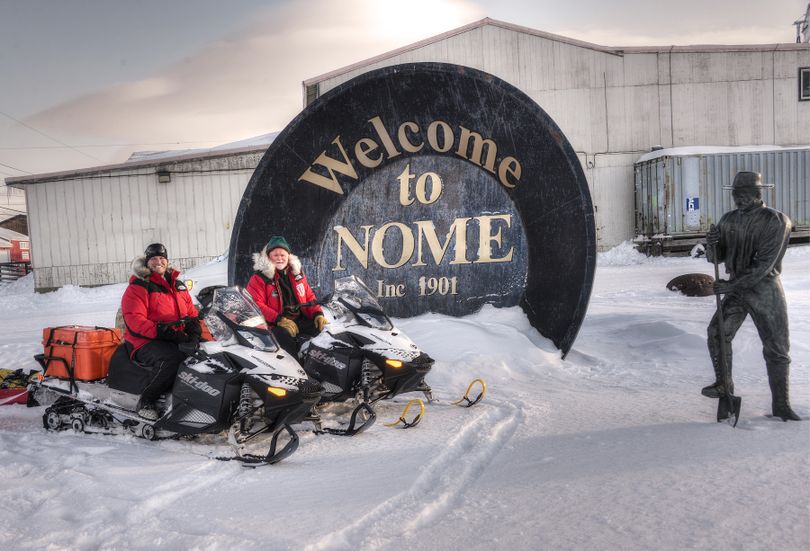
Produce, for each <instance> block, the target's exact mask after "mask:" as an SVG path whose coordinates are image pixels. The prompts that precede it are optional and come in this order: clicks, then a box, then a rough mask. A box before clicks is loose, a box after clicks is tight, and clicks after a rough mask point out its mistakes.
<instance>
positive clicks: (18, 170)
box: [0, 163, 33, 176]
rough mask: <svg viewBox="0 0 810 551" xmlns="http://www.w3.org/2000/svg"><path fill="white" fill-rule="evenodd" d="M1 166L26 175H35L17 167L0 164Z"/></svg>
mask: <svg viewBox="0 0 810 551" xmlns="http://www.w3.org/2000/svg"><path fill="white" fill-rule="evenodd" d="M0 166H4V167H6V168H10V169H11V170H16V171H17V172H25V173H26V174H33V173H32V172H28V171H27V170H23V169H21V168H17V167H14V166H11V165H7V164H6V163H0ZM4 174H8V173H4ZM8 175H9V176H13V174H8Z"/></svg>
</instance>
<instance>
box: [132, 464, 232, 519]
mask: <svg viewBox="0 0 810 551" xmlns="http://www.w3.org/2000/svg"><path fill="white" fill-rule="evenodd" d="M219 466H220V465H218V464H216V462H214V461H210V462H208V463H204V464H202V465H200V466H199V467H197V468H196V469H194V470H193V471H191V472H190V473H188V474H186V475H184V476H181V477H179V478H176V479H174V480H171V481H170V482H167V483H165V484H161V485H160V486H157V487H156V488H154V489H153V490H152V491H151V492H149V493H150V494H152V495H150V496H149V497H147V498H145V499H144V500H143V501H142V502H140V503H139V505H138V507H137V508H136V510H134V511H130V512H129V513H128V514H127V523H128V524H129V525H135V526H138V525H140V524H141V523H142V522H143V521H144V520H147V519H148V518H150V517H153V516H154V513H155V512H157V511H160V510H161V509H165V508H167V507H168V506H169V505H171V504H172V503H174V502H175V501H177V500H178V499H180V498H182V497H185V496H187V495H189V494H193V493H195V492H198V491H200V490H202V489H205V488H208V487H209V486H213V485H215V484H217V483H219V482H220V481H224V480H225V479H228V478H232V477H233V471H231V470H230V469H221V468H220V472H218V473H215V474H211V473H206V471H210V470H212V469H215V468H217V467H219Z"/></svg>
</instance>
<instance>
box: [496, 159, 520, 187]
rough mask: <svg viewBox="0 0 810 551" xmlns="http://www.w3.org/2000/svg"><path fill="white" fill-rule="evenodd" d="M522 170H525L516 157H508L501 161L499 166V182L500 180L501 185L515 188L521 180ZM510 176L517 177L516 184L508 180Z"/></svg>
mask: <svg viewBox="0 0 810 551" xmlns="http://www.w3.org/2000/svg"><path fill="white" fill-rule="evenodd" d="M522 170H523V169H522V168H521V166H520V163H519V162H518V160H517V159H515V158H514V157H506V158H505V159H504V160H502V161H501V164H500V165H498V180H500V181H501V184H503V185H504V186H505V187H508V188H513V187H515V186H516V185H517V183H518V181H519V180H520V173H521V172H522ZM508 175H512V176H514V177H515V182H514V183H512V182H510V181H509V180H507V179H506V177H507V176H508Z"/></svg>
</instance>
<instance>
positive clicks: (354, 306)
mask: <svg viewBox="0 0 810 551" xmlns="http://www.w3.org/2000/svg"><path fill="white" fill-rule="evenodd" d="M329 309H330V310H331V311H332V315H334V316H335V319H336V320H341V321H343V322H352V321H354V320H356V321H357V322H359V323H360V324H362V325H366V326H368V327H372V328H374V329H381V330H383V331H390V330H391V329H393V327H394V325H393V324H392V323H391V320H390V319H388V316H386V315H385V312H383V309H382V307H381V306H380V303H379V302H377V299H376V298H374V294H373V293H372V292H371V290H370V289H369V288H368V287H366V285H365V284H364V283H363V282H362V281H360V280H359V279H358V278H357V277H355V276H348V277H341V278H339V279H336V280H335V294H334V297H333V298H332V301H331V302H330V303H329Z"/></svg>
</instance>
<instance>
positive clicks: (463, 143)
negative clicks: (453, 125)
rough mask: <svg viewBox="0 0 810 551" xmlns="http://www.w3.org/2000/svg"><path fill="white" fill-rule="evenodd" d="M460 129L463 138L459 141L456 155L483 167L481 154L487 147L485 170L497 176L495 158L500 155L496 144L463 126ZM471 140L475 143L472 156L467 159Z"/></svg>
mask: <svg viewBox="0 0 810 551" xmlns="http://www.w3.org/2000/svg"><path fill="white" fill-rule="evenodd" d="M459 128H461V137H459V139H458V149H457V150H456V155H459V156H461V157H463V158H465V159H468V160H470V161H472V162H473V163H475V164H477V165H478V166H481V154H482V153H483V152H484V146H487V161H486V164H484V168H485V169H487V170H488V171H490V172H491V173H492V174H495V158H496V157H497V155H498V146H497V145H495V142H494V141H492V140H490V139H483V138H482V137H481V134H479V133H478V132H472V131H470V130H467V129H466V128H464V127H463V126H459ZM471 138H472V142H473V147H472V155H470V156H469V157H467V149H469V146H470V139H471Z"/></svg>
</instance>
